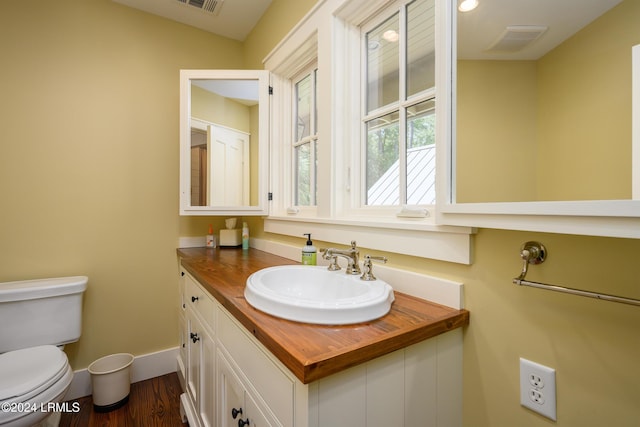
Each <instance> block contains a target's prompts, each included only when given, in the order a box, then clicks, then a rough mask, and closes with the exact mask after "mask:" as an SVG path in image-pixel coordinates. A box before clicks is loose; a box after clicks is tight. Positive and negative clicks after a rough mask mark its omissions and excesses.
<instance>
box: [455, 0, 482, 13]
mask: <svg viewBox="0 0 640 427" xmlns="http://www.w3.org/2000/svg"><path fill="white" fill-rule="evenodd" d="M476 7H478V0H462V1H461V2H460V6H458V10H459V11H460V12H470V11H472V10H473V9H475V8H476Z"/></svg>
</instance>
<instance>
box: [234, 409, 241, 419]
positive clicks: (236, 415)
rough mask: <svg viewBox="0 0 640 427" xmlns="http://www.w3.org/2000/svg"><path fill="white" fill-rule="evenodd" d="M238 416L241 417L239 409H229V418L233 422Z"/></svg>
mask: <svg viewBox="0 0 640 427" xmlns="http://www.w3.org/2000/svg"><path fill="white" fill-rule="evenodd" d="M238 415H242V408H240V409H236V408H232V409H231V416H232V417H233V419H234V420H235V419H236V418H238Z"/></svg>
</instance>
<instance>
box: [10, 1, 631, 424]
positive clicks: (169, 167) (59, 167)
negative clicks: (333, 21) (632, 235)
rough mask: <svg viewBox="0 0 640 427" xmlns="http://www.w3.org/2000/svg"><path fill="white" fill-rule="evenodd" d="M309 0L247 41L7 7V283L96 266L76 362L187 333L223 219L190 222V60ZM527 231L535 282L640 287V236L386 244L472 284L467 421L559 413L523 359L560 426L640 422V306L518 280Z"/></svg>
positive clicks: (83, 6) (489, 235) (228, 64)
mask: <svg viewBox="0 0 640 427" xmlns="http://www.w3.org/2000/svg"><path fill="white" fill-rule="evenodd" d="M313 3H314V2H313V1H308V0H307V1H304V2H301V1H298V0H274V2H273V3H272V6H271V8H270V10H269V12H268V13H267V15H266V16H265V19H263V21H262V22H261V23H260V24H259V26H258V27H257V28H256V30H255V31H254V32H253V33H252V34H251V36H250V37H249V38H248V39H247V41H246V42H245V44H244V46H243V45H242V44H239V43H237V42H233V41H229V40H225V39H222V38H219V37H215V36H212V35H209V34H206V33H203V32H201V31H198V30H194V29H191V28H189V27H185V26H182V25H180V24H176V23H172V22H169V21H166V20H163V19H161V18H157V17H154V16H151V15H147V14H144V13H141V12H136V11H134V10H131V9H127V8H125V7H123V6H119V5H117V4H115V3H112V2H111V1H108V0H91V1H89V0H77V1H61V0H60V1H57V2H55V3H53V2H47V1H44V0H41V1H38V2H35V4H34V2H30V3H28V5H27V4H24V5H23V2H0V52H2V55H3V56H2V67H0V93H2V94H3V95H2V97H0V117H2V118H3V125H2V126H1V127H0V144H1V150H2V151H1V152H2V155H0V178H1V179H0V196H1V197H2V210H0V242H1V243H0V259H1V260H2V261H1V264H0V266H1V267H2V268H0V281H5V280H18V279H22V278H27V277H44V276H54V275H66V274H87V275H89V277H90V283H89V290H88V291H87V294H86V297H85V316H84V320H85V323H84V328H83V336H82V338H81V341H80V342H79V343H78V344H75V345H72V346H68V348H67V350H68V352H69V354H70V356H71V360H72V363H73V366H74V368H76V369H79V368H83V367H86V366H87V365H88V364H89V363H90V362H91V361H92V360H94V359H96V358H97V357H99V356H102V355H104V354H109V353H113V352H118V351H130V352H133V353H134V354H143V353H148V352H151V351H154V350H160V349H164V348H167V347H171V346H175V345H177V328H176V325H177V320H176V314H175V311H174V310H175V300H176V298H177V296H176V279H175V275H176V265H175V246H176V244H177V239H178V236H181V235H183V236H187V235H203V234H204V232H205V231H206V224H208V223H209V222H211V223H213V224H214V227H216V228H218V227H219V225H221V223H222V220H221V219H209V218H192V217H187V218H179V217H178V101H179V93H178V92H179V85H178V80H179V77H178V70H179V69H180V68H239V67H243V66H247V67H254V68H256V67H258V68H261V60H262V58H264V56H265V55H266V54H267V53H268V52H269V51H270V49H271V48H272V47H273V46H274V45H275V43H276V42H277V41H278V40H279V39H280V38H281V37H282V36H284V35H285V34H286V33H287V32H288V31H289V29H290V28H291V26H292V25H293V24H294V23H295V22H296V21H297V20H298V19H300V17H302V16H303V15H304V13H306V11H307V10H308V9H309V8H311V7H312V5H313ZM36 6H38V7H39V9H38V8H36ZM212 46H214V47H215V49H214V48H212ZM243 49H244V50H243ZM221 51H222V52H224V53H225V54H220V52H221ZM25 88H26V89H25ZM249 222H250V224H251V233H252V236H261V237H263V238H267V239H272V240H284V241H294V242H297V243H298V244H300V246H302V245H303V240H302V239H288V238H281V237H279V236H276V235H272V234H268V233H265V232H264V231H263V227H262V220H261V219H259V218H255V219H251V220H249ZM530 239H538V240H541V241H542V242H544V243H545V244H546V245H547V247H548V249H549V259H548V261H547V262H546V263H545V264H543V265H540V266H537V267H535V268H533V269H532V271H531V273H530V276H531V277H530V278H531V279H532V280H539V281H546V282H551V283H559V284H565V285H568V286H576V287H580V288H585V289H589V290H593V291H603V292H610V293H614V294H621V295H625V296H629V297H635V298H640V288H639V286H638V285H639V282H640V280H639V279H640V273H638V270H637V268H636V267H635V265H636V264H637V258H638V253H640V240H627V239H610V238H593V237H579V236H570V235H559V234H543V233H528V232H510V231H497V230H489V229H481V230H479V232H478V234H477V235H476V236H475V237H474V245H473V246H474V252H475V262H474V263H473V265H471V266H460V265H455V264H451V263H445V262H437V261H431V260H426V259H418V258H412V257H407V256H400V255H397V254H392V253H390V254H386V255H387V256H388V257H389V258H390V260H391V264H392V265H393V266H396V267H400V268H407V269H410V270H414V271H421V272H426V273H428V274H434V275H437V276H443V277H448V278H452V279H456V280H460V281H462V282H464V283H465V301H466V306H467V308H468V309H469V310H470V311H471V324H470V326H469V327H468V328H466V330H465V332H464V400H465V403H464V422H465V426H467V427H482V426H497V427H502V426H533V427H535V426H548V425H550V424H551V423H550V422H548V421H547V420H546V419H544V418H541V417H539V416H537V415H535V414H532V413H531V412H530V411H528V410H526V409H523V408H521V407H520V405H519V396H518V358H519V357H521V356H522V357H526V358H529V359H531V360H534V361H537V362H539V363H543V364H547V365H549V366H552V367H554V368H555V369H557V381H558V417H559V418H558V422H557V423H556V425H558V426H567V427H569V426H571V427H572V426H577V425H580V426H601V425H611V426H616V427H618V426H633V425H636V424H637V420H638V419H640V409H638V405H637V404H638V402H637V396H638V384H640V369H638V367H637V361H638V355H639V354H640V339H639V338H638V326H639V325H640V309H638V308H637V307H631V306H624V305H616V304H612V303H608V302H605V301H596V300H591V299H585V298H581V297H577V296H570V295H562V294H557V293H552V292H548V291H541V290H537V289H526V288H518V287H516V286H515V285H512V284H511V279H512V278H513V277H514V276H515V275H517V273H518V272H519V270H520V267H521V265H520V259H519V256H518V249H519V247H520V245H521V244H522V243H523V242H524V241H526V240H530ZM347 240H348V239H345V241H344V242H335V243H338V244H347ZM322 243H323V242H317V244H318V245H321V244H322Z"/></svg>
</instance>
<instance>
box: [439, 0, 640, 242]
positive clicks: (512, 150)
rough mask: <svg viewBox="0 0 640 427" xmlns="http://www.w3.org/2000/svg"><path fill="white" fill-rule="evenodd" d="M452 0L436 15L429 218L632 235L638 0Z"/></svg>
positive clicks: (637, 220)
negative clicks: (437, 133)
mask: <svg viewBox="0 0 640 427" xmlns="http://www.w3.org/2000/svg"><path fill="white" fill-rule="evenodd" d="M457 3H458V2H457V1H453V0H447V1H446V2H443V3H442V4H443V5H444V7H443V8H441V9H440V14H441V15H440V16H439V18H440V19H441V20H440V21H439V22H441V23H444V25H441V26H440V29H439V31H440V36H441V40H444V41H445V42H444V43H445V46H444V47H445V48H444V49H441V50H440V52H438V54H439V60H440V61H442V62H441V63H442V64H445V66H444V67H442V68H441V71H442V73H441V74H440V78H439V82H438V83H437V85H438V90H439V95H438V99H439V101H438V102H440V106H441V107H442V109H441V110H440V112H441V113H442V114H440V117H439V119H438V120H439V126H440V128H439V129H442V130H443V131H444V132H443V135H444V138H442V139H440V141H443V142H444V143H445V144H444V145H445V149H444V150H440V152H439V159H438V161H439V163H438V166H439V168H440V169H439V173H440V175H439V178H440V179H439V185H440V187H439V199H438V217H439V221H440V222H441V223H444V224H449V225H466V226H474V227H488V228H503V229H513V230H531V231H547V232H558V233H567V234H584V235H599V236H612V237H631V238H640V46H635V47H634V45H637V44H638V42H639V41H640V26H638V25H637V23H638V22H639V21H640V4H639V3H638V2H636V1H634V0H624V1H621V0H602V1H598V2H591V3H590V6H589V7H586V5H585V4H584V2H583V1H581V0H571V1H563V2H557V1H555V0H517V1H516V0H485V1H480V3H479V6H478V7H477V8H476V9H475V10H473V11H471V12H466V13H463V12H460V11H458V10H457ZM441 46H442V45H441ZM440 100H442V102H441V101H440Z"/></svg>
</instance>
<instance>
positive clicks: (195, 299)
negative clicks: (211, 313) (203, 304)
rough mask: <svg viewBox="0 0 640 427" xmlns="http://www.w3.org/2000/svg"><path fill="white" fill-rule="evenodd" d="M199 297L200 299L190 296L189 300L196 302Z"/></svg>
mask: <svg viewBox="0 0 640 427" xmlns="http://www.w3.org/2000/svg"><path fill="white" fill-rule="evenodd" d="M199 299H200V298H198V297H191V302H196V301H198V300H199Z"/></svg>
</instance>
